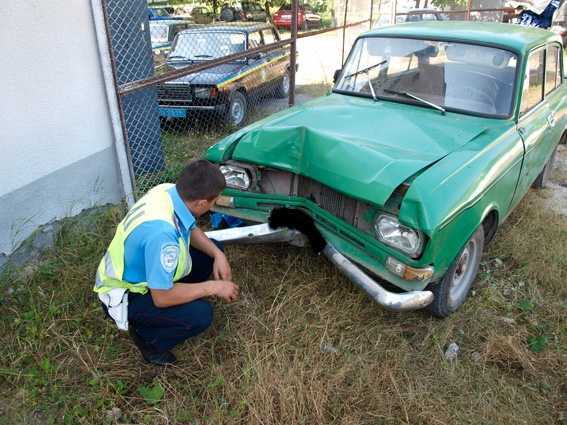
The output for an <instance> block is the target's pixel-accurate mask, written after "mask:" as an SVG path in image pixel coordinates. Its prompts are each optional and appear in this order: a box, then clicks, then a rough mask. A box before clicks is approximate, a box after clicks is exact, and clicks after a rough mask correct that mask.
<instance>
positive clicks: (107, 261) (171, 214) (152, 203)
mask: <svg viewBox="0 0 567 425" xmlns="http://www.w3.org/2000/svg"><path fill="white" fill-rule="evenodd" d="M173 186H174V185H173V184H171V183H165V184H160V185H159V186H156V187H154V188H153V189H151V190H150V191H149V192H148V193H146V194H145V195H144V196H143V197H142V198H141V199H140V200H139V201H138V202H136V203H135V204H134V206H133V207H132V208H131V209H130V211H128V214H126V217H124V219H123V220H122V221H121V222H120V224H118V227H117V229H116V233H115V234H114V238H113V239H112V242H110V246H109V247H108V249H107V250H106V253H105V254H104V257H103V258H102V260H101V262H100V264H99V265H98V269H97V272H96V280H95V286H94V288H93V289H94V291H95V292H97V293H99V294H102V293H105V292H108V291H110V290H112V289H113V288H124V289H127V290H128V291H131V292H136V293H139V294H145V293H147V292H148V283H147V282H139V283H130V282H126V281H124V280H123V275H124V243H125V242H126V239H127V238H128V236H129V235H130V233H132V232H133V231H134V230H135V229H136V228H137V227H138V226H139V225H141V224H142V223H144V222H147V221H153V220H163V221H165V222H167V223H170V224H171V225H172V226H173V227H175V228H177V229H178V230H179V225H178V223H177V219H176V217H175V211H174V208H173V201H172V199H171V196H169V193H168V192H167V191H168V189H170V188H171V187H173ZM156 261H159V258H157V259H156ZM190 271H191V256H190V255H189V247H188V246H187V243H186V242H185V239H184V238H183V236H181V232H179V259H178V262H177V268H176V270H175V275H174V277H173V280H174V281H177V280H179V279H181V278H182V277H183V276H186V275H188V274H189V272H190Z"/></svg>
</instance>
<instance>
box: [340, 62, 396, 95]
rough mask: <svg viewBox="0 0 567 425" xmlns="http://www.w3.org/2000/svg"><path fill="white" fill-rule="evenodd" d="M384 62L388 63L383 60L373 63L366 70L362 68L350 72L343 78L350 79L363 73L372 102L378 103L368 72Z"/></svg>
mask: <svg viewBox="0 0 567 425" xmlns="http://www.w3.org/2000/svg"><path fill="white" fill-rule="evenodd" d="M386 62H388V61H387V60H383V61H382V62H378V63H375V64H374V65H370V66H369V67H367V68H364V69H361V70H359V71H356V72H352V73H350V74H348V75H345V77H344V78H351V77H353V76H355V75H358V74H362V73H364V75H366V82H367V83H368V87H370V93H371V94H372V99H374V102H376V101H378V98H377V97H376V92H375V91H374V86H373V85H372V81H371V80H370V73H369V72H368V71H370V70H371V69H373V68H376V67H378V66H382V65H384V64H385V63H386Z"/></svg>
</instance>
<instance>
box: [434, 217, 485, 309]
mask: <svg viewBox="0 0 567 425" xmlns="http://www.w3.org/2000/svg"><path fill="white" fill-rule="evenodd" d="M483 249H484V229H483V227H482V225H480V226H479V228H478V229H477V230H476V232H475V233H474V235H472V237H471V238H470V239H469V240H468V241H467V243H466V244H465V246H464V248H463V249H462V251H461V252H460V253H459V255H458V256H457V258H456V259H455V261H454V262H453V264H452V265H451V267H450V268H449V270H448V271H447V273H446V274H445V276H443V278H442V279H441V280H440V281H439V282H434V283H432V284H431V285H430V288H429V289H430V290H431V291H432V292H433V296H434V299H433V302H432V303H431V304H430V305H429V307H428V309H429V311H430V312H431V313H432V314H433V315H434V316H437V317H447V316H448V315H449V314H451V313H453V312H455V311H456V310H457V309H458V308H459V307H460V306H461V305H463V303H464V302H465V300H466V299H467V296H468V295H469V293H470V290H471V287H472V285H473V283H474V280H475V278H476V275H477V273H478V268H479V266H480V259H481V257H482V251H483Z"/></svg>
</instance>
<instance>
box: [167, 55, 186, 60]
mask: <svg viewBox="0 0 567 425" xmlns="http://www.w3.org/2000/svg"><path fill="white" fill-rule="evenodd" d="M171 59H183V60H186V61H190V60H191V59H189V58H188V57H187V56H182V55H172V56H169V57H168V58H167V60H168V61H169V60H171Z"/></svg>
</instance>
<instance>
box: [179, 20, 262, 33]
mask: <svg viewBox="0 0 567 425" xmlns="http://www.w3.org/2000/svg"><path fill="white" fill-rule="evenodd" d="M266 28H272V25H271V24H268V23H263V22H262V23H258V22H231V23H225V24H219V23H217V24H213V25H203V26H201V27H199V28H191V29H189V30H186V31H183V32H187V31H191V32H199V31H211V30H213V31H219V32H253V31H258V30H263V29H266Z"/></svg>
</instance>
